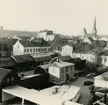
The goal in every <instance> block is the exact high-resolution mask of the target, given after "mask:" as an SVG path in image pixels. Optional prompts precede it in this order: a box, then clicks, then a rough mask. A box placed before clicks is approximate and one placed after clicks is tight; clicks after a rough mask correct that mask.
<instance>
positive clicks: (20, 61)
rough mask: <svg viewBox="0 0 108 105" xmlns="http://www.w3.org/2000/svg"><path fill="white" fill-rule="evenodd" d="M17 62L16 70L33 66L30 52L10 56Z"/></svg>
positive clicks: (28, 68) (25, 69)
mask: <svg viewBox="0 0 108 105" xmlns="http://www.w3.org/2000/svg"><path fill="white" fill-rule="evenodd" d="M11 58H12V59H13V60H14V61H15V62H16V64H17V70H16V71H17V72H20V71H21V72H22V71H28V70H30V69H33V67H35V65H36V64H35V60H34V58H33V57H32V56H31V55H30V54H25V55H16V56H11Z"/></svg>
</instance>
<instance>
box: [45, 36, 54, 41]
mask: <svg viewBox="0 0 108 105" xmlns="http://www.w3.org/2000/svg"><path fill="white" fill-rule="evenodd" d="M53 40H54V35H47V36H46V41H53Z"/></svg>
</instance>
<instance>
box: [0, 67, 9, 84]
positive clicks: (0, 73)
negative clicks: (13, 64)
mask: <svg viewBox="0 0 108 105" xmlns="http://www.w3.org/2000/svg"><path fill="white" fill-rule="evenodd" d="M10 72H11V70H9V69H4V68H0V83H1V81H2V80H3V78H4V77H5V76H6V75H7V74H8V73H10Z"/></svg>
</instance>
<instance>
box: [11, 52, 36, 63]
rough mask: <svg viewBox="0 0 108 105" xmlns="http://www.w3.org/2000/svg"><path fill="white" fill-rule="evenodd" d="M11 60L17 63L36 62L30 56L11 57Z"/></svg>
mask: <svg viewBox="0 0 108 105" xmlns="http://www.w3.org/2000/svg"><path fill="white" fill-rule="evenodd" d="M11 58H12V59H13V60H14V61H15V62H16V63H24V62H32V61H33V62H35V60H34V58H33V57H32V56H31V55H30V54H25V55H16V56H11Z"/></svg>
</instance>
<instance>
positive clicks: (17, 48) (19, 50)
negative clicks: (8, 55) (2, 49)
mask: <svg viewBox="0 0 108 105" xmlns="http://www.w3.org/2000/svg"><path fill="white" fill-rule="evenodd" d="M23 54H24V46H23V45H22V44H21V43H20V42H19V41H17V42H16V43H15V44H14V45H13V55H23Z"/></svg>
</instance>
